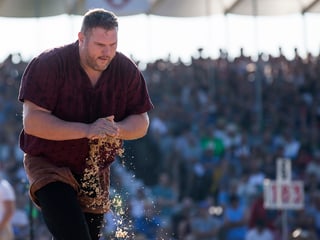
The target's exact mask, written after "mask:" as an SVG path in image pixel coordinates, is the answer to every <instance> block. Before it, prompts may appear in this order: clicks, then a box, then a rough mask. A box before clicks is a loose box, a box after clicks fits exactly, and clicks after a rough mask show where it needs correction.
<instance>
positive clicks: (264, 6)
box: [0, 0, 320, 17]
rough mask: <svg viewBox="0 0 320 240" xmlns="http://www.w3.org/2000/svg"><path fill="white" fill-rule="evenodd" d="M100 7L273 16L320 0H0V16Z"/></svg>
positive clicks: (314, 8) (316, 5) (308, 8)
mask: <svg viewBox="0 0 320 240" xmlns="http://www.w3.org/2000/svg"><path fill="white" fill-rule="evenodd" d="M94 7H103V8H106V9H109V10H111V11H113V12H115V13H116V14H117V15H118V16H128V15H136V14H151V15H159V16H170V17H197V16H209V15H213V14H240V15H253V16H275V15H285V14H291V13H306V12H312V13H318V12H320V0H0V16H1V17H46V16H54V15H60V14H74V15H82V14H83V13H84V12H86V11H87V9H89V8H94Z"/></svg>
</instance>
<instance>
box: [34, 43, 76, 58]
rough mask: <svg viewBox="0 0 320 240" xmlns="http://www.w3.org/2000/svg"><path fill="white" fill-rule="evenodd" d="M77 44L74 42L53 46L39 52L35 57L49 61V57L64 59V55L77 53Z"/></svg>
mask: <svg viewBox="0 0 320 240" xmlns="http://www.w3.org/2000/svg"><path fill="white" fill-rule="evenodd" d="M77 47H78V45H77V44H76V42H75V43H70V44H66V45H61V46H57V47H54V48H49V49H46V50H45V51H43V52H42V53H40V54H39V55H38V56H37V57H36V58H38V59H39V60H46V61H50V60H51V59H55V60H56V59H59V58H60V59H65V58H66V57H72V56H75V55H77V54H75V53H77V51H76V50H77Z"/></svg>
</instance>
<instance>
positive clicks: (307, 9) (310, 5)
mask: <svg viewBox="0 0 320 240" xmlns="http://www.w3.org/2000/svg"><path fill="white" fill-rule="evenodd" d="M318 2H320V0H313V1H312V2H311V3H310V4H309V5H307V6H305V7H304V8H303V9H302V10H301V13H302V14H305V13H306V12H308V11H309V10H310V9H312V8H313V7H314V6H315V5H316V4H317V3H318Z"/></svg>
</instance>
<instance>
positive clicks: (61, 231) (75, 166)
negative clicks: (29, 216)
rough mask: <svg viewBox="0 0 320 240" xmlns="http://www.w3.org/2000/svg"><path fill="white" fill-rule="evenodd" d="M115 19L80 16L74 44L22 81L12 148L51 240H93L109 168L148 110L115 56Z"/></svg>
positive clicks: (128, 64) (132, 73)
mask: <svg viewBox="0 0 320 240" xmlns="http://www.w3.org/2000/svg"><path fill="white" fill-rule="evenodd" d="M117 33H118V20H117V17H116V16H115V15H114V14H113V13H112V12H109V11H106V10H104V9H93V10H90V11H88V12H87V13H86V14H85V15H84V19H83V23H82V27H81V31H80V32H79V34H78V40H77V41H76V42H75V43H72V44H69V45H65V46H62V47H59V48H55V49H51V50H48V51H46V52H44V53H42V54H40V55H39V56H38V57H36V58H34V59H33V60H32V61H31V62H30V63H29V65H28V67H27V68H26V70H25V72H24V75H23V77H22V82H21V86H20V92H19V100H20V101H22V102H23V131H22V133H21V135H20V146H21V148H22V150H23V151H24V152H25V158H24V166H25V169H26V173H27V176H28V179H29V181H30V196H31V198H32V200H33V201H34V203H35V204H36V205H37V206H38V207H39V208H40V209H41V211H42V213H43V216H44V220H45V222H46V224H47V226H48V229H49V231H50V232H51V233H52V235H53V237H54V239H56V240H62V239H66V240H73V239H74V240H97V239H99V235H100V231H101V228H102V225H103V214H104V213H105V212H107V211H108V210H109V201H108V197H109V191H108V187H109V172H110V168H109V167H110V164H111V163H112V162H113V161H114V159H115V158H116V156H117V155H121V154H122V141H123V140H133V139H138V138H141V137H143V136H144V135H145V134H146V133H147V130H148V127H149V117H148V114H147V112H148V111H149V110H151V109H152V108H153V105H152V103H151V100H150V97H149V95H148V91H147V87H146V83H145V81H144V78H143V76H142V74H141V73H140V71H139V70H138V68H137V67H136V65H135V64H134V63H133V62H132V61H131V60H129V59H128V58H127V57H125V56H124V55H123V54H121V53H120V52H117Z"/></svg>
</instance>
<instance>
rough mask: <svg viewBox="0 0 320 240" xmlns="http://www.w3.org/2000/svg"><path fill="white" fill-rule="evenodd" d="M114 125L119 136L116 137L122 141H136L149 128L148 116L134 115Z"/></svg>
mask: <svg viewBox="0 0 320 240" xmlns="http://www.w3.org/2000/svg"><path fill="white" fill-rule="evenodd" d="M115 125H116V126H117V127H118V128H119V135H118V136H117V137H119V138H121V139H123V140H133V139H138V138H141V137H143V136H145V135H146V134H147V131H148V127H149V116H148V114H147V113H146V112H145V113H142V114H134V115H130V116H128V117H127V118H125V119H124V120H122V121H120V122H116V123H115Z"/></svg>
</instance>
